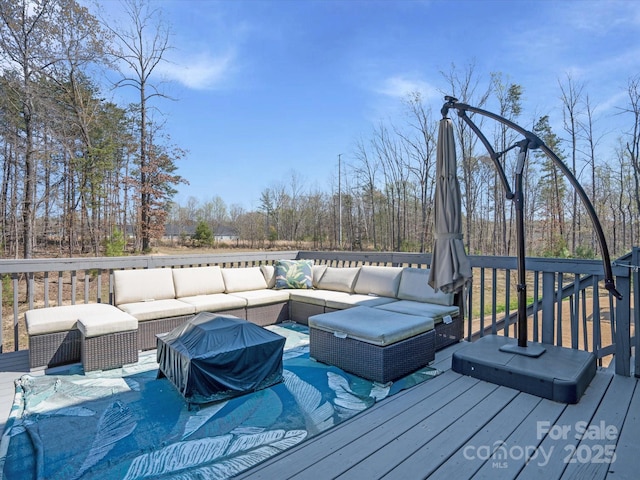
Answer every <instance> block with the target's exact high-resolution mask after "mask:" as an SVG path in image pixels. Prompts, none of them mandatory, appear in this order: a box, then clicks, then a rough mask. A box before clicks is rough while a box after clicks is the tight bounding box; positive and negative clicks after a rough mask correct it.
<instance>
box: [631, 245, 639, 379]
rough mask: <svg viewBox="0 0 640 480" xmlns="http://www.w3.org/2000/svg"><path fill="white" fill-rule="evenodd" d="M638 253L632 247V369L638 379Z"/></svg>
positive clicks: (636, 248)
mask: <svg viewBox="0 0 640 480" xmlns="http://www.w3.org/2000/svg"><path fill="white" fill-rule="evenodd" d="M639 253H640V249H638V247H633V250H632V251H631V265H633V266H634V268H632V269H631V274H632V278H633V326H634V342H633V344H634V345H635V347H636V349H635V352H636V355H635V357H636V359H635V360H636V361H635V368H634V376H635V377H636V378H640V330H639V329H640V285H639V284H638V282H639V281H640V273H639V272H638V265H640V263H638V262H639V260H640V259H639V258H638V257H639V256H640V255H639Z"/></svg>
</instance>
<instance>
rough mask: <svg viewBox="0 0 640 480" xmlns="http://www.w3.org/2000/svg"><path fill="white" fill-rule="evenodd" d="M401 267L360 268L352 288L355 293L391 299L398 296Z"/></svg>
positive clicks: (367, 266)
mask: <svg viewBox="0 0 640 480" xmlns="http://www.w3.org/2000/svg"><path fill="white" fill-rule="evenodd" d="M401 275H402V267H377V266H372V265H365V266H362V267H360V273H359V274H358V279H357V280H356V284H355V286H354V288H353V291H354V292H355V293H361V294H363V295H369V294H372V295H378V296H381V297H393V298H395V296H396V295H397V294H398V286H399V285H400V277H401Z"/></svg>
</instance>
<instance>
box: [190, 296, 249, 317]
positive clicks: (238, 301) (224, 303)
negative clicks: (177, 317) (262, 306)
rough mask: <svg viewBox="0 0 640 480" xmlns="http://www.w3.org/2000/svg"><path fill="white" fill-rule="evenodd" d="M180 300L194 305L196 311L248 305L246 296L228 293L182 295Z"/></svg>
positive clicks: (213, 310) (236, 307)
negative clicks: (241, 296)
mask: <svg viewBox="0 0 640 480" xmlns="http://www.w3.org/2000/svg"><path fill="white" fill-rule="evenodd" d="M180 301H181V302H184V303H188V304H189V305H193V306H194V308H195V309H196V313H200V312H220V311H223V310H225V311H226V310H237V309H241V308H244V307H246V306H247V301H246V300H245V299H244V298H238V297H235V296H233V295H227V294H226V293H212V294H209V295H195V296H193V297H180Z"/></svg>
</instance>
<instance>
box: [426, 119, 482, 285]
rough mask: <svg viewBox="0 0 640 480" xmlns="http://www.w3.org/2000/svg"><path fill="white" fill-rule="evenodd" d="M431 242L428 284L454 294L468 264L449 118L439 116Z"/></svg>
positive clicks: (468, 269)
mask: <svg viewBox="0 0 640 480" xmlns="http://www.w3.org/2000/svg"><path fill="white" fill-rule="evenodd" d="M434 224H435V235H434V236H435V242H434V245H433V256H432V258H431V272H430V274H429V285H431V287H432V288H433V289H434V290H436V291H437V290H441V291H443V292H445V293H454V292H457V291H458V290H460V289H461V288H462V287H463V286H464V285H465V284H466V283H467V282H468V281H469V280H470V279H471V274H472V273H471V263H470V262H469V258H468V257H467V254H466V252H465V250H464V244H463V243H462V205H461V199H460V184H459V183H458V177H457V169H456V145H455V142H454V138H453V124H452V122H451V119H449V118H443V119H442V120H441V121H440V128H439V131H438V148H437V152H436V195H435V220H434Z"/></svg>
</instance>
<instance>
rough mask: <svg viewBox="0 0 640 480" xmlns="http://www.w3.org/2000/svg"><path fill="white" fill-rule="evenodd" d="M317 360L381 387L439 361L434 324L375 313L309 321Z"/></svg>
mask: <svg viewBox="0 0 640 480" xmlns="http://www.w3.org/2000/svg"><path fill="white" fill-rule="evenodd" d="M309 352H310V356H311V357H312V358H315V359H316V360H318V361H320V362H323V363H327V364H329V365H335V366H336V367H339V368H341V369H343V370H345V371H347V372H350V373H353V374H355V375H358V376H359V377H362V378H366V379H368V380H373V381H376V382H380V383H388V382H391V381H393V380H397V379H398V378H401V377H403V376H405V375H407V374H409V373H411V372H413V371H415V370H417V369H419V368H421V367H424V366H426V365H428V364H429V363H431V362H433V360H434V359H435V330H434V328H433V319H432V318H429V317H420V316H417V315H406V314H402V313H397V312H389V311H385V310H379V309H376V308H371V307H353V308H348V309H346V310H338V311H336V312H331V313H323V314H320V315H314V316H312V317H309Z"/></svg>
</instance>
